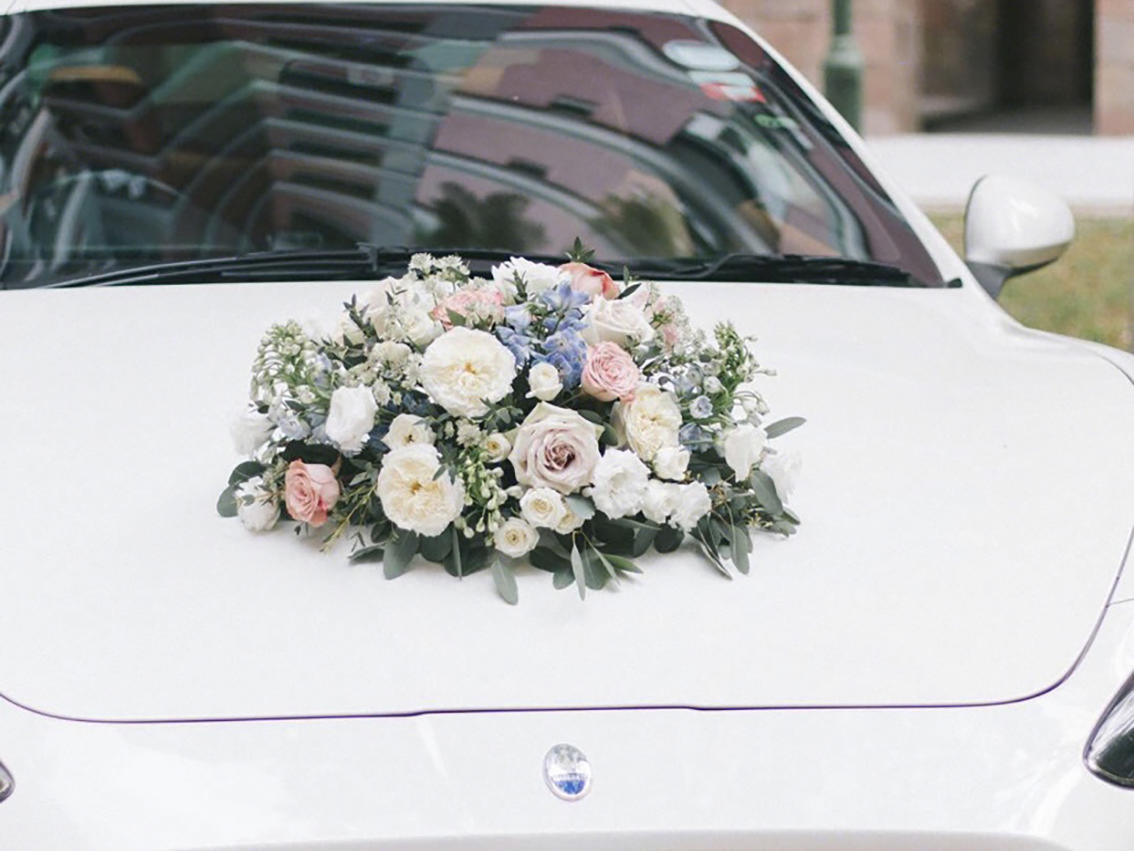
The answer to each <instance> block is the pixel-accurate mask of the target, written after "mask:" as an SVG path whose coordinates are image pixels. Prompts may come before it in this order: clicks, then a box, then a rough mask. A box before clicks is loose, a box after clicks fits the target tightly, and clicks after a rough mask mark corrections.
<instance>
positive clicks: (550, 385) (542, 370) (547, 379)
mask: <svg viewBox="0 0 1134 851" xmlns="http://www.w3.org/2000/svg"><path fill="white" fill-rule="evenodd" d="M528 386H529V387H531V390H530V391H529V392H528V398H529V399H533V398H534V399H540V400H541V401H544V402H550V401H551V400H552V399H554V398H555V397H556V396H558V395H559V392H560V391H561V390H562V389H563V381H562V379H560V377H559V370H557V369H556V368H555V367H554V366H552V365H551V364H550V363H548V362H547V361H542V362H540V363H537V364H536V365H535V366H533V367H532V368H531V369H530V370H529V371H528Z"/></svg>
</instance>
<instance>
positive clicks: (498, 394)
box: [421, 328, 516, 417]
mask: <svg viewBox="0 0 1134 851" xmlns="http://www.w3.org/2000/svg"><path fill="white" fill-rule="evenodd" d="M515 377H516V361H515V359H514V358H513V357H512V353H511V352H510V351H508V349H506V348H505V347H504V345H503V344H502V343H501V342H500V341H499V340H497V339H496V338H495V337H493V336H492V335H491V334H489V333H487V332H486V331H474V330H471V329H469V328H453V329H451V330H449V331H446V332H445V333H444V334H442V335H441V336H440V337H438V338H437V339H436V340H435V341H434V342H433V343H432V344H431V345H430V346H429V348H428V349H426V350H425V355H424V357H423V358H422V363H421V385H422V387H423V388H425V392H426V393H428V394H429V395H430V396H431V397H432V398H433V401H434V402H436V403H437V404H438V405H440V406H441V407H442V408H444V409H445V410H446V411H448V412H449V413H450V414H453V415H454V416H458V417H482V416H484V415H485V414H487V413H488V411H489V406H490V405H491V404H492V403H494V402H499V401H500V400H501V399H503V398H504V397H505V396H507V395H508V394H509V393H510V392H511V390H512V381H513V380H514V379H515Z"/></svg>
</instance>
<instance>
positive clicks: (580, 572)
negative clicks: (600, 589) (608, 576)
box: [571, 546, 587, 600]
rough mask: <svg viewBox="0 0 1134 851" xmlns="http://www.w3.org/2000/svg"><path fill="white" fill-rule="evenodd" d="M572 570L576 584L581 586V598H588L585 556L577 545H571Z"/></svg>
mask: <svg viewBox="0 0 1134 851" xmlns="http://www.w3.org/2000/svg"><path fill="white" fill-rule="evenodd" d="M571 572H572V573H573V574H574V575H575V584H576V585H578V586H579V599H580V600H585V599H587V573H586V568H584V567H583V556H582V554H581V553H580V552H579V550H578V548H577V547H576V546H572V547H571Z"/></svg>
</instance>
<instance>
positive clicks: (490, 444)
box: [484, 431, 512, 464]
mask: <svg viewBox="0 0 1134 851" xmlns="http://www.w3.org/2000/svg"><path fill="white" fill-rule="evenodd" d="M484 451H485V452H486V453H488V460H489V461H491V462H492V463H493V464H499V463H500V462H501V461H503V460H504V459H505V458H507V457H508V453H509V452H511V451H512V441H510V440H509V439H508V438H507V437H505V436H504V435H503V434H501V433H500V432H498V431H494V432H493V433H492V434H490V435H489V436H488V437H486V438H485V439H484Z"/></svg>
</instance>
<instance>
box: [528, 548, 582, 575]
mask: <svg viewBox="0 0 1134 851" xmlns="http://www.w3.org/2000/svg"><path fill="white" fill-rule="evenodd" d="M528 561H530V562H531V563H532V567H536V568H539V569H540V570H546V571H547V572H548V573H559V572H560V571H563V570H570V569H571V562H570V560H569V559H568V558H565V557H563V556H561V555H559V553H557V552H554V551H552V550H550V549H548V548H547V547H536V548H535V549H534V550H532V551H531V552H530V553H528Z"/></svg>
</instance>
